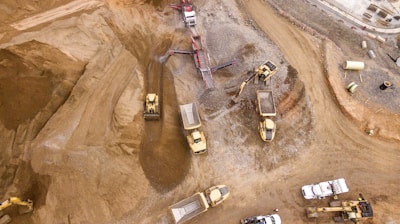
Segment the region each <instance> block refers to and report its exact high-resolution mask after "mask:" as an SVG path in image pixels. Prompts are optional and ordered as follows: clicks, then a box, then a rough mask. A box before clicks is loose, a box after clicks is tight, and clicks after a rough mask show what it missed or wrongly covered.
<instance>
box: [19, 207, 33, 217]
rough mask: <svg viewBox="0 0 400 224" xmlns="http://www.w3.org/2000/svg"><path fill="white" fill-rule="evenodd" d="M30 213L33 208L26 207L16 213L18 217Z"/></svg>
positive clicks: (20, 208)
mask: <svg viewBox="0 0 400 224" xmlns="http://www.w3.org/2000/svg"><path fill="white" fill-rule="evenodd" d="M31 211H33V207H28V206H26V207H19V210H18V213H19V214H20V215H22V214H26V213H29V212H31Z"/></svg>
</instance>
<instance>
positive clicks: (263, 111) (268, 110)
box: [257, 90, 276, 142]
mask: <svg viewBox="0 0 400 224" xmlns="http://www.w3.org/2000/svg"><path fill="white" fill-rule="evenodd" d="M257 106H258V112H259V115H260V123H259V125H258V131H259V133H260V137H261V139H262V140H263V141H265V142H271V141H272V140H273V139H274V137H275V131H276V125H275V122H274V121H273V120H272V119H273V118H274V117H275V116H276V108H275V101H274V96H273V93H272V90H257Z"/></svg>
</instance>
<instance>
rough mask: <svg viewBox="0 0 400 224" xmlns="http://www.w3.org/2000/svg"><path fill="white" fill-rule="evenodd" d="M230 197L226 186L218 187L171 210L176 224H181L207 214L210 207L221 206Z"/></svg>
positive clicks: (176, 205)
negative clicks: (204, 213)
mask: <svg viewBox="0 0 400 224" xmlns="http://www.w3.org/2000/svg"><path fill="white" fill-rule="evenodd" d="M228 197H229V189H228V187H227V186H226V185H216V186H213V187H210V188H208V189H206V190H205V191H203V192H197V193H195V194H194V195H192V196H191V197H188V198H186V199H183V200H182V201H180V202H177V203H175V204H173V205H171V206H170V207H169V210H170V212H171V214H172V217H173V218H174V222H175V224H181V223H184V222H186V221H188V220H190V219H192V218H193V217H195V216H197V215H200V214H201V213H203V212H206V211H207V210H208V208H209V207H215V206H217V205H219V204H221V203H222V202H223V201H224V200H225V199H227V198H228Z"/></svg>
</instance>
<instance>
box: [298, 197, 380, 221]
mask: <svg viewBox="0 0 400 224" xmlns="http://www.w3.org/2000/svg"><path fill="white" fill-rule="evenodd" d="M329 206H330V207H308V208H307V209H306V210H307V216H308V217H309V218H315V217H318V213H320V212H322V213H325V212H340V213H341V216H337V217H334V218H333V219H334V220H335V222H345V221H351V222H353V223H360V221H361V220H364V219H372V217H373V210H372V207H371V204H370V203H369V202H368V201H367V200H365V199H364V198H363V196H362V194H360V197H359V198H358V200H357V201H332V202H330V203H329Z"/></svg>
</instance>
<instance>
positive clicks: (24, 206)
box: [0, 197, 33, 224]
mask: <svg viewBox="0 0 400 224" xmlns="http://www.w3.org/2000/svg"><path fill="white" fill-rule="evenodd" d="M11 205H21V207H20V208H19V210H18V211H19V214H25V213H29V212H31V211H33V202H32V200H30V199H27V200H21V199H20V198H18V197H10V198H8V199H7V200H5V201H3V202H2V203H1V204H0V215H1V214H2V211H3V210H4V209H6V208H8V207H10V206H11ZM9 222H11V218H10V216H9V215H4V216H2V217H1V218H0V224H7V223H9Z"/></svg>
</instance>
